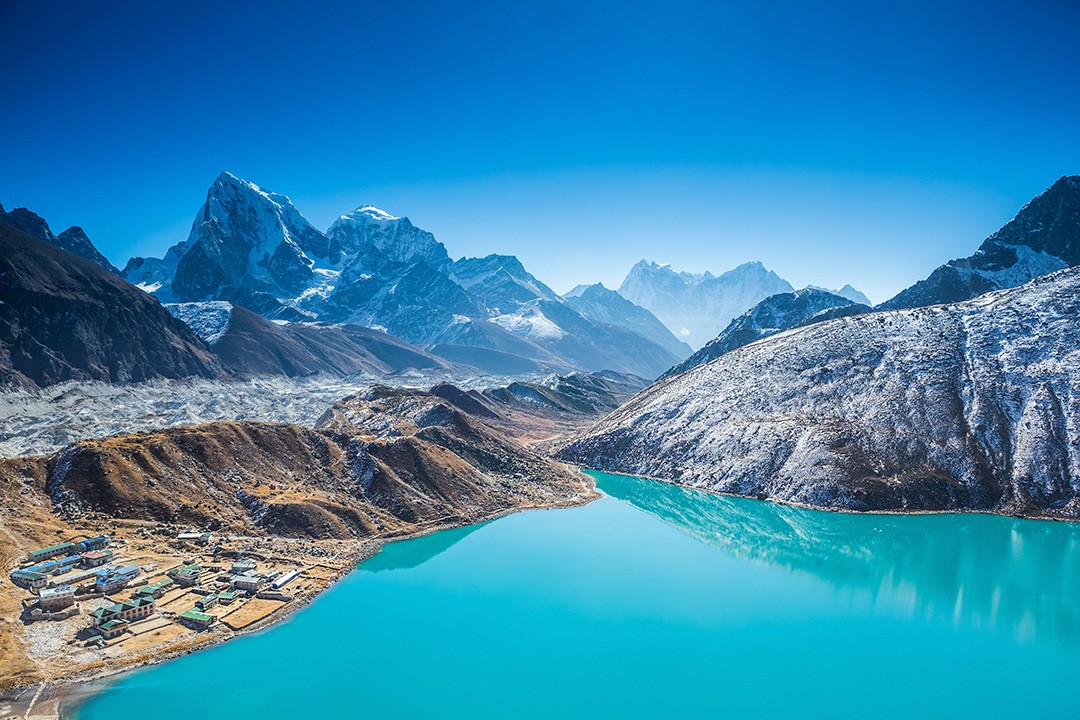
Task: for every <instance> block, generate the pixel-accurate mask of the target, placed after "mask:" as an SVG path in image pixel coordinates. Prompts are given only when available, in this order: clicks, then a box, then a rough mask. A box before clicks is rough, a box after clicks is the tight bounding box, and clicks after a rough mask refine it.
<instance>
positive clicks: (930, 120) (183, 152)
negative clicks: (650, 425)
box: [0, 0, 1080, 301]
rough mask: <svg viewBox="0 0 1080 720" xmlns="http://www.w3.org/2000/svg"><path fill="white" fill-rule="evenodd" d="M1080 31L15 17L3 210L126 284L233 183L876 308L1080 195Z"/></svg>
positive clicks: (611, 11) (734, 13)
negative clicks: (130, 261)
mask: <svg viewBox="0 0 1080 720" xmlns="http://www.w3.org/2000/svg"><path fill="white" fill-rule="evenodd" d="M1078 37H1080V3H1077V2H1076V0H1059V1H1057V2H1051V1H1039V0H1031V1H1029V2H1024V3H1019V2H1017V3H987V2H985V0H983V1H980V2H949V1H948V0H912V1H909V2H903V3H891V4H888V5H885V4H882V3H873V2H864V1H862V0H860V1H858V2H764V1H762V0H750V1H747V2H721V1H713V2H679V1H678V0H676V1H670V0H665V1H664V2H654V3H635V2H612V3H587V2H582V1H581V0H576V1H574V2H562V1H561V0H544V1H543V2H536V3H532V2H525V1H524V0H521V1H515V2H506V1H505V0H502V1H500V2H492V3H468V2H461V3H456V2H438V3H426V2H410V1H408V0H402V1H400V2H372V3H365V2H350V3H340V4H337V5H335V4H332V3H297V2H273V1H270V0H262V1H261V2H256V3H247V4H245V3H241V2H228V3H225V2H198V1H192V2H177V3H159V2H129V3H109V2H105V3H87V2H81V1H80V2H48V3H46V2H39V1H37V0H32V1H29V2H22V1H18V0H16V1H11V0H0V86H2V87H3V97H4V105H3V111H2V112H0V140H2V142H3V153H2V155H0V203H2V204H3V205H4V207H5V208H8V209H10V208H12V207H16V206H27V207H30V208H31V209H32V210H35V211H36V212H38V213H40V214H41V215H43V216H45V218H46V219H47V220H48V221H49V222H50V224H51V225H52V226H53V229H54V230H55V231H57V232H59V230H62V229H63V228H65V227H67V226H68V225H72V224H78V225H82V226H83V227H84V228H85V229H86V230H87V232H88V233H89V235H90V237H91V238H92V239H93V240H94V241H95V243H96V244H97V245H98V246H99V247H100V248H101V250H102V251H103V252H104V253H105V254H106V255H108V256H109V258H110V259H111V260H113V261H114V262H115V263H117V264H123V262H124V261H126V259H127V257H128V256H130V255H132V254H154V255H160V254H161V253H163V252H164V250H165V249H166V248H167V246H168V245H170V244H172V243H174V242H176V241H179V240H182V239H183V238H184V237H186V234H187V231H188V229H189V227H190V224H191V221H192V219H193V217H194V215H195V212H196V211H197V210H198V208H199V206H200V204H201V203H202V200H203V198H204V197H205V192H206V188H207V187H208V186H209V185H210V183H211V182H212V181H213V179H214V177H216V175H217V174H218V173H219V172H220V171H222V170H230V171H232V172H233V173H235V174H237V175H240V176H241V177H244V178H247V179H249V180H252V181H254V182H256V183H258V184H260V185H262V186H264V187H266V188H269V189H272V190H274V191H277V192H281V193H285V194H287V195H289V196H290V197H291V198H292V199H293V200H294V202H295V203H296V205H297V206H298V207H299V209H300V210H301V211H302V212H303V213H305V215H306V216H307V217H308V219H309V220H311V221H312V222H313V223H314V224H315V225H316V226H317V227H320V228H323V229H325V227H326V226H327V225H329V223H330V222H331V221H332V220H333V219H334V217H336V216H337V215H338V214H341V213H343V212H348V211H349V210H351V209H353V208H354V207H356V206H358V205H360V204H367V203H370V204H374V205H378V206H380V207H383V208H384V209H386V210H387V211H389V212H392V213H394V214H399V215H408V216H409V217H410V218H411V219H412V220H413V221H414V222H415V223H416V224H417V225H419V226H421V227H424V228H426V229H428V230H431V231H432V232H434V233H435V234H436V236H437V237H438V238H439V239H441V240H443V242H445V243H446V245H447V247H448V249H449V251H450V253H451V255H452V256H455V257H458V256H462V255H477V254H487V253H490V252H501V253H513V254H516V255H518V256H519V257H520V258H521V259H522V260H523V262H524V263H525V265H526V267H528V268H529V269H530V270H532V271H533V272H534V274H536V275H537V276H539V277H540V278H541V279H542V280H544V281H546V282H548V283H549V284H550V285H552V286H553V287H554V288H555V289H556V290H560V291H564V290H567V289H569V288H570V287H572V286H573V285H576V284H578V283H581V282H593V281H596V280H602V281H604V282H605V284H608V285H609V286H611V285H614V286H617V285H618V283H619V282H620V280H621V278H622V277H623V276H624V275H625V273H626V271H627V269H629V267H630V265H632V264H633V263H634V262H636V261H637V260H639V259H641V258H648V259H654V260H656V261H658V262H670V263H672V264H673V265H675V266H676V267H678V268H680V269H688V270H704V269H711V270H713V271H714V272H718V271H723V270H726V269H729V268H730V267H732V266H734V265H735V264H737V263H740V262H744V261H747V260H762V261H764V262H765V263H766V265H768V266H769V267H771V268H773V269H775V270H776V271H777V272H778V273H780V274H781V275H782V276H784V277H786V278H788V279H789V280H790V281H791V282H792V283H794V284H796V285H803V284H807V283H813V284H817V285H824V286H829V287H838V286H839V285H842V284H843V283H845V282H851V283H853V284H854V285H856V286H857V287H859V288H861V289H863V290H864V291H866V292H867V293H868V294H869V295H870V296H871V298H872V299H874V300H875V301H880V300H884V299H886V298H887V297H889V296H891V295H892V294H893V293H894V292H896V291H897V290H899V289H901V288H902V287H905V286H906V285H908V284H910V283H911V282H913V281H914V280H916V279H919V278H920V277H923V276H925V275H926V274H927V273H928V272H929V271H930V270H931V269H932V268H933V267H935V266H936V265H938V264H940V263H941V262H943V261H944V260H947V259H949V258H951V257H956V256H960V255H967V254H969V253H970V252H971V251H972V250H973V249H974V248H975V246H976V245H977V244H978V243H979V242H980V241H981V240H982V238H984V237H985V236H986V235H988V234H989V233H991V232H992V231H994V230H995V229H997V228H998V227H999V226H1000V225H1001V224H1003V223H1004V222H1005V221H1007V220H1008V219H1009V218H1010V217H1011V216H1012V215H1013V214H1015V212H1016V210H1018V209H1019V208H1020V206H1021V205H1022V204H1023V203H1024V202H1026V201H1027V200H1028V199H1030V198H1031V197H1032V196H1034V195H1036V194H1038V193H1039V192H1041V191H1042V190H1043V189H1045V188H1046V187H1047V186H1049V185H1050V184H1051V183H1053V182H1054V180H1056V179H1057V178H1058V177H1059V176H1061V175H1063V174H1077V173H1080V71H1078V70H1077V67H1078V65H1080V63H1078V61H1077V38H1078Z"/></svg>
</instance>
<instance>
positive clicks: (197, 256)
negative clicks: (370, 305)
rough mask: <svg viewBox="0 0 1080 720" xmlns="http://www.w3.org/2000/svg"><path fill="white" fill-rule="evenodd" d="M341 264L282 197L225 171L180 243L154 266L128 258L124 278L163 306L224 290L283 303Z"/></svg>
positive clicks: (214, 296) (336, 250) (336, 253)
mask: <svg viewBox="0 0 1080 720" xmlns="http://www.w3.org/2000/svg"><path fill="white" fill-rule="evenodd" d="M341 257H342V253H341V249H340V248H339V247H338V246H337V245H336V244H335V243H332V242H331V241H330V240H329V239H328V238H327V237H326V236H325V235H323V234H322V233H321V232H319V231H318V230H316V229H315V228H314V227H312V225H311V223H309V222H308V221H307V220H306V219H304V216H303V215H301V214H300V212H299V211H298V210H297V209H296V208H295V207H293V204H292V202H291V201H290V200H289V198H287V197H285V196H284V195H279V194H277V193H273V192H269V191H266V190H263V189H262V188H260V187H259V186H257V185H255V184H254V183H250V182H248V181H246V180H241V179H240V178H238V177H236V176H235V175H232V174H231V173H227V172H225V173H222V174H221V175H219V176H218V178H217V179H216V180H215V181H214V183H213V185H211V186H210V189H209V191H208V192H207V194H206V202H205V203H204V204H203V206H202V208H201V209H200V210H199V212H198V214H197V215H196V216H195V221H194V222H193V223H192V227H191V233H190V234H189V235H188V239H187V240H186V241H185V242H183V243H181V244H179V245H176V246H173V247H172V248H171V249H170V250H169V252H168V253H167V254H166V256H165V258H163V260H161V261H158V262H147V260H145V259H141V258H135V259H133V260H132V261H131V262H129V263H128V266H127V267H126V268H125V269H124V277H125V278H127V279H128V280H129V281H131V282H136V283H137V284H143V285H146V286H150V285H155V284H156V285H157V287H156V288H155V291H156V294H158V296H159V297H161V298H162V299H166V300H171V299H175V300H178V301H200V300H213V299H218V298H220V297H221V295H222V294H223V292H224V291H226V290H228V289H230V288H242V289H246V290H251V291H255V292H260V293H266V294H267V295H270V296H272V297H275V298H283V297H293V296H295V295H297V294H299V293H300V292H302V291H303V290H304V289H305V288H306V287H307V286H308V285H309V284H310V283H311V281H312V279H313V277H314V274H315V273H314V270H315V267H316V266H329V265H334V264H336V263H338V262H340V261H341Z"/></svg>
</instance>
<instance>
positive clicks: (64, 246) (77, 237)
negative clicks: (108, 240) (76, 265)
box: [0, 205, 120, 275]
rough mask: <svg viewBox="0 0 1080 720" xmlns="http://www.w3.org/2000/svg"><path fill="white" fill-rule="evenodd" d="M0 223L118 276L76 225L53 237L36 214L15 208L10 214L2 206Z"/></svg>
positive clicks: (117, 271) (43, 220) (114, 268)
mask: <svg viewBox="0 0 1080 720" xmlns="http://www.w3.org/2000/svg"><path fill="white" fill-rule="evenodd" d="M0 222H5V223H7V224H8V225H12V226H14V227H16V228H18V229H19V230H22V231H23V232H24V233H26V234H27V235H29V236H30V237H34V238H37V239H38V240H41V241H42V242H47V243H49V244H50V245H53V246H55V247H58V248H60V249H61V250H67V251H68V252H69V253H71V254H72V255H78V256H79V257H81V258H85V259H87V260H89V261H90V262H92V263H96V264H97V265H100V266H101V267H103V268H105V269H106V270H108V271H109V272H111V273H112V274H114V275H119V274H120V271H119V270H117V269H116V267H115V266H114V265H113V264H112V263H111V262H109V260H108V258H106V257H105V256H104V255H102V254H101V253H100V252H99V251H98V249H97V248H96V247H95V246H94V243H92V242H90V238H89V237H87V236H86V232H85V231H83V229H82V228H81V227H79V226H77V225H72V226H71V227H69V228H68V229H67V230H65V231H64V232H62V233H60V234H59V235H53V232H52V230H50V229H49V223H47V222H45V218H43V217H41V216H40V215H38V214H37V213H34V212H31V211H30V210H27V209H26V208H15V209H14V210H12V211H11V212H4V208H3V206H2V205H0Z"/></svg>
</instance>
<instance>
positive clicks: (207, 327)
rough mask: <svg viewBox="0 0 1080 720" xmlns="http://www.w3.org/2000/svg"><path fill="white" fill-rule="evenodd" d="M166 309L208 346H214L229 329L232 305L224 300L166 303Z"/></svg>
mask: <svg viewBox="0 0 1080 720" xmlns="http://www.w3.org/2000/svg"><path fill="white" fill-rule="evenodd" d="M164 308H165V309H166V310H168V311H169V314H170V315H172V316H173V317H174V318H176V319H177V320H182V321H184V323H186V324H187V326H188V327H190V328H191V329H192V330H193V331H194V332H195V334H196V335H198V336H199V337H200V338H201V339H202V341H203V342H205V343H206V344H207V345H211V346H213V344H214V343H216V342H217V341H218V340H220V339H221V336H222V335H224V334H225V331H226V330H228V329H229V319H230V318H231V317H232V309H233V306H232V303H230V302H225V301H224V300H211V301H209V302H190V303H166V304H165V305H164Z"/></svg>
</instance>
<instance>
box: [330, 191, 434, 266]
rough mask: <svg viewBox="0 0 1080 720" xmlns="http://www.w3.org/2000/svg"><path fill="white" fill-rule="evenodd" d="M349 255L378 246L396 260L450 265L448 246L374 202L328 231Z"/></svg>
mask: <svg viewBox="0 0 1080 720" xmlns="http://www.w3.org/2000/svg"><path fill="white" fill-rule="evenodd" d="M326 234H327V235H328V236H329V237H330V239H331V240H333V241H334V242H336V243H337V244H338V246H339V247H340V248H341V249H342V251H343V252H344V253H345V254H346V255H363V254H366V253H367V252H369V248H375V249H377V250H378V251H379V252H381V253H382V255H383V256H385V257H386V258H388V259H389V260H393V261H395V262H401V263H407V264H411V263H414V262H417V261H422V262H424V263H426V264H427V265H428V266H430V267H431V268H434V269H435V270H439V271H441V272H445V271H446V270H447V269H448V268H449V266H450V256H449V255H448V254H447V253H446V248H445V247H444V246H443V244H442V243H441V242H439V241H438V240H436V239H435V236H434V235H432V234H431V233H429V232H428V231H427V230H421V229H420V228H418V227H416V226H415V225H413V224H412V223H411V222H410V221H409V218H407V217H406V218H399V217H395V216H393V215H391V214H390V213H388V212H385V211H383V210H380V209H379V208H377V207H373V206H371V205H364V206H362V207H359V208H357V209H356V210H353V211H352V212H351V213H349V214H348V215H342V216H341V217H339V218H338V219H337V220H335V221H334V224H333V225H331V226H330V229H329V230H328V231H327V233H326Z"/></svg>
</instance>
